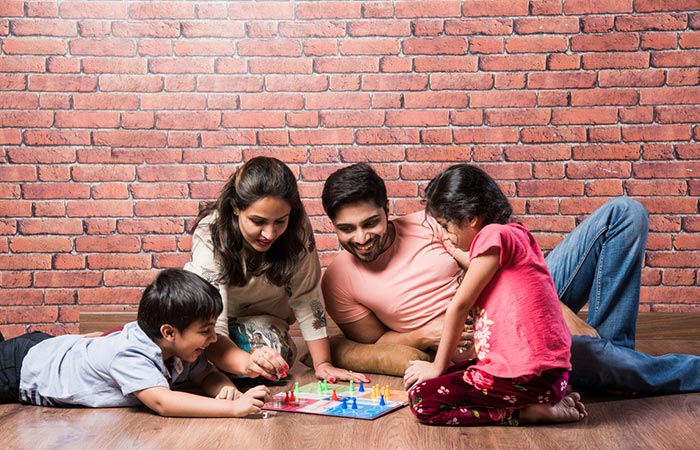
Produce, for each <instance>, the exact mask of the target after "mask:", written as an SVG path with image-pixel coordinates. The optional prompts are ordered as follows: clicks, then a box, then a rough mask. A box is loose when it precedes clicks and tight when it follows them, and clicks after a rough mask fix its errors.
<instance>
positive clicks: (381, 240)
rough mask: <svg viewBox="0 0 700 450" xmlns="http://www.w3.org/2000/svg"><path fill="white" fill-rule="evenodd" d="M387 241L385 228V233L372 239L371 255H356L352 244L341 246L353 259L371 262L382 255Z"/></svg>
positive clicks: (387, 235) (387, 236)
mask: <svg viewBox="0 0 700 450" xmlns="http://www.w3.org/2000/svg"><path fill="white" fill-rule="evenodd" d="M388 239H389V229H388V228H387V231H386V233H384V234H383V235H381V236H377V237H376V238H373V239H372V241H373V242H374V247H373V248H372V252H371V253H363V254H361V253H358V250H357V248H355V246H354V245H352V244H346V245H343V248H344V249H345V250H347V251H348V252H349V253H351V254H352V255H353V256H354V257H355V258H357V259H359V260H360V261H363V262H372V261H374V260H375V259H377V258H379V255H381V254H382V252H383V251H384V247H385V246H386V242H387V240H388Z"/></svg>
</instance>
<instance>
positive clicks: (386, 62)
mask: <svg viewBox="0 0 700 450" xmlns="http://www.w3.org/2000/svg"><path fill="white" fill-rule="evenodd" d="M379 71H380V72H412V71H413V60H412V59H411V58H405V57H403V56H383V57H382V58H381V59H380V60H379ZM353 78H354V79H356V78H357V77H353ZM359 88H360V86H359V83H358V84H357V86H352V87H351V88H349V89H342V88H341V89H338V88H337V87H335V86H334V85H333V84H331V89H332V90H353V91H356V90H358V89H359Z"/></svg>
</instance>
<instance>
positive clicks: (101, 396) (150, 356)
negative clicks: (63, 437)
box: [20, 322, 209, 408]
mask: <svg viewBox="0 0 700 450" xmlns="http://www.w3.org/2000/svg"><path fill="white" fill-rule="evenodd" d="M208 364H209V362H208V361H207V359H206V357H205V356H204V355H203V354H202V355H201V356H200V357H199V358H198V359H197V360H196V361H195V362H194V363H187V362H184V361H181V360H179V359H177V358H175V359H174V363H173V368H172V373H170V372H169V371H168V370H167V368H166V367H165V364H164V363H163V353H162V351H161V349H160V347H158V346H157V345H156V344H155V342H153V341H152V340H151V339H150V338H149V337H148V336H147V335H146V334H145V333H144V332H143V330H141V328H139V326H138V324H137V323H136V322H130V323H128V324H126V325H125V326H124V328H123V329H122V331H120V332H115V333H112V334H110V335H108V336H104V337H98V338H86V337H84V336H79V335H66V336H58V337H54V338H50V339H47V340H45V341H42V342H40V343H39V344H37V345H35V346H34V347H32V348H31V349H30V350H29V352H28V353H27V355H26V357H25V358H24V361H23V362H22V372H21V377H20V401H21V402H23V403H31V404H35V405H44V406H60V405H82V406H90V407H95V408H105V407H118V406H135V405H139V404H140V403H139V401H138V400H137V399H136V397H135V396H134V395H133V392H136V391H140V390H142V389H148V388H153V387H158V386H162V387H166V388H171V387H172V386H173V385H174V384H175V383H179V382H183V381H185V380H187V379H188V378H190V377H193V376H196V375H197V374H199V373H201V372H202V371H203V370H204V369H205V368H206V367H207V365H208Z"/></svg>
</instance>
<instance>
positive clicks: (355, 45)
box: [340, 39, 400, 56]
mask: <svg viewBox="0 0 700 450" xmlns="http://www.w3.org/2000/svg"><path fill="white" fill-rule="evenodd" d="M399 51H400V43H399V41H397V40H395V39H362V40H357V41H341V42H340V54H341V55H351V56H352V55H396V54H398V53H399Z"/></svg>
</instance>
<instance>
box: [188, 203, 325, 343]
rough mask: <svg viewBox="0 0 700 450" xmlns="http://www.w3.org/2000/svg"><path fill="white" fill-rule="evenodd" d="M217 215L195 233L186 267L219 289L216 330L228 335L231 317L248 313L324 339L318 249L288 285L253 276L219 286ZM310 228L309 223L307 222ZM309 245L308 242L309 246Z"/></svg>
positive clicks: (242, 317) (302, 262)
mask: <svg viewBox="0 0 700 450" xmlns="http://www.w3.org/2000/svg"><path fill="white" fill-rule="evenodd" d="M213 221H214V216H213V215H209V216H207V217H205V218H204V219H203V220H202V221H201V222H200V223H199V224H198V225H197V229H196V230H195V232H194V234H193V235H192V254H191V257H190V262H188V263H187V264H185V270H189V271H190V272H194V273H196V274H198V275H200V276H202V277H203V278H205V279H206V280H208V281H209V282H210V283H212V284H213V285H215V286H217V287H218V288H219V292H220V293H221V298H222V300H223V302H224V310H223V312H222V313H221V315H220V316H219V318H218V319H217V321H216V332H217V333H218V334H222V335H224V336H228V335H229V328H228V319H229V317H232V318H235V319H237V320H243V321H244V320H245V318H246V317H249V316H258V315H271V316H275V317H278V318H280V319H282V320H283V321H285V322H286V323H287V324H292V323H294V321H295V320H297V321H298V322H299V328H300V329H301V333H302V336H303V337H304V340H307V341H310V340H315V339H322V338H325V337H326V336H327V333H326V314H325V310H324V306H323V296H322V294H321V288H320V279H321V265H320V263H319V259H318V254H317V253H316V249H315V248H313V249H312V250H311V251H308V252H307V253H306V254H305V255H304V256H303V257H302V259H301V260H300V261H299V266H298V267H297V270H296V272H295V274H294V275H293V276H292V279H291V280H290V282H289V284H288V285H287V286H275V285H274V284H272V283H270V282H269V281H268V279H267V278H266V277H264V276H263V277H253V278H251V279H250V280H249V281H248V283H247V284H246V285H245V286H229V285H219V284H218V283H216V281H215V280H216V278H218V273H219V269H218V264H217V263H216V261H215V258H214V251H213V245H212V240H211V232H210V228H209V226H210V224H211V223H212V222H213ZM307 227H308V228H309V230H310V229H311V226H310V224H308V223H307ZM307 247H308V245H307Z"/></svg>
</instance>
